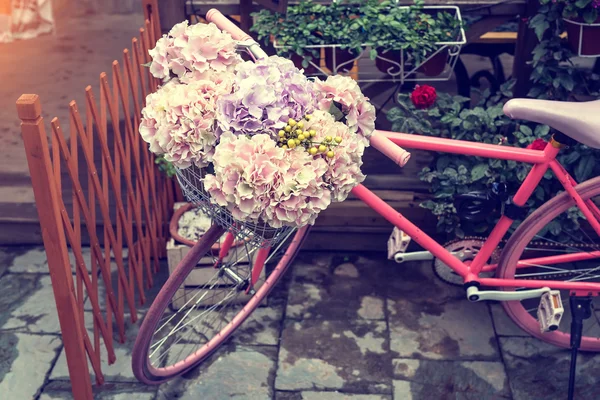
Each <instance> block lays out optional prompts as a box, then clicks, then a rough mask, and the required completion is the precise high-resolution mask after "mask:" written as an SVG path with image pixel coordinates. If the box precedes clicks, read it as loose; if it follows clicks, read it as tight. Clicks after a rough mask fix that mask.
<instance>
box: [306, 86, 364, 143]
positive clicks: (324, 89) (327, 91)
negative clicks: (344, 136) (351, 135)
mask: <svg viewBox="0 0 600 400" xmlns="http://www.w3.org/2000/svg"><path fill="white" fill-rule="evenodd" d="M315 93H316V95H317V102H318V108H319V109H320V110H322V111H329V108H330V107H331V103H332V102H334V101H335V102H337V103H340V104H341V105H342V108H343V109H342V112H344V114H346V124H347V125H348V126H349V127H350V129H352V130H354V131H355V132H358V133H359V134H361V135H362V136H364V137H365V138H368V137H369V136H371V134H372V133H373V131H374V130H375V107H374V106H373V104H371V102H370V101H369V99H368V98H367V97H365V95H363V93H362V91H361V90H360V87H359V86H358V83H356V81H355V80H354V79H352V78H350V77H347V76H342V75H333V76H330V77H328V78H327V80H326V81H325V82H323V81H321V80H319V79H318V78H317V79H316V80H315Z"/></svg>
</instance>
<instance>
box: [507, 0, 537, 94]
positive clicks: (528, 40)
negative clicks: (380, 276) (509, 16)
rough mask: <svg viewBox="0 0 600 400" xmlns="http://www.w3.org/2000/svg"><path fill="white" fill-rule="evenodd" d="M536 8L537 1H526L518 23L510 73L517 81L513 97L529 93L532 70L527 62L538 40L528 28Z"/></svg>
mask: <svg viewBox="0 0 600 400" xmlns="http://www.w3.org/2000/svg"><path fill="white" fill-rule="evenodd" d="M538 8H539V2H538V1H537V0H528V1H527V5H526V6H525V13H524V15H522V16H521V20H520V21H519V31H518V34H517V45H516V47H515V60H514V63H513V73H512V75H513V77H514V78H515V79H516V80H517V82H516V84H515V87H514V89H513V96H514V97H525V96H527V92H529V88H530V87H531V81H530V80H529V77H530V76H531V72H532V71H533V69H532V67H531V65H530V64H528V63H527V62H528V61H531V58H532V54H531V52H532V51H533V49H534V47H535V46H536V45H537V44H538V40H537V36H535V32H534V31H533V29H531V28H529V19H530V18H532V17H533V16H534V15H535V14H536V13H537V10H538Z"/></svg>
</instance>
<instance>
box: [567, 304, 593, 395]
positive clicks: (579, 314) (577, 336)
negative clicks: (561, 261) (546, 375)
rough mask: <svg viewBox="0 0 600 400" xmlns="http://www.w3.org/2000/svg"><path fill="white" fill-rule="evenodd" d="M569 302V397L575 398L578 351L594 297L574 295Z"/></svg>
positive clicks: (590, 313)
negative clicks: (584, 324) (584, 322)
mask: <svg viewBox="0 0 600 400" xmlns="http://www.w3.org/2000/svg"><path fill="white" fill-rule="evenodd" d="M569 304H570V306H571V367H570V370H569V393H568V399H569V400H573V395H574V392H575V375H576V366H577V351H578V350H579V347H580V346H581V335H582V332H583V321H584V320H586V319H588V318H589V317H590V316H591V315H592V308H591V305H592V298H591V297H590V296H585V297H581V296H577V295H572V296H571V297H570V298H569Z"/></svg>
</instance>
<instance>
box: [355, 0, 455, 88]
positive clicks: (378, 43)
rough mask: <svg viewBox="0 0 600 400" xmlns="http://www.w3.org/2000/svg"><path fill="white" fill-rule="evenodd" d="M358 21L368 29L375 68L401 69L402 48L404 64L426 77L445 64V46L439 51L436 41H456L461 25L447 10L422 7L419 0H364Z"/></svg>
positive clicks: (368, 38) (389, 71)
mask: <svg viewBox="0 0 600 400" xmlns="http://www.w3.org/2000/svg"><path fill="white" fill-rule="evenodd" d="M357 24H358V25H359V26H360V27H361V28H363V29H365V30H367V31H368V33H367V35H366V36H367V43H368V44H369V45H370V46H371V53H370V56H371V59H375V64H376V65H377V68H378V69H379V70H380V71H382V72H385V73H388V74H392V75H394V74H396V73H399V72H400V63H401V59H400V58H401V52H402V51H404V55H405V60H403V61H404V63H405V64H406V63H408V64H410V65H412V66H413V67H418V66H420V67H419V68H418V71H419V72H423V73H425V74H426V75H429V76H436V75H439V74H440V73H441V72H442V71H443V70H444V67H445V65H446V61H447V59H448V48H447V47H446V48H441V50H440V45H439V44H437V43H440V42H448V41H454V40H456V38H457V37H458V34H459V32H460V27H461V23H460V21H459V20H457V19H456V18H455V16H454V15H452V14H450V13H448V12H446V11H440V10H437V9H424V8H423V1H422V0H416V1H415V3H414V4H413V5H411V6H409V7H398V6H397V5H396V4H395V3H390V2H388V1H384V2H382V3H379V2H378V1H376V0H367V1H366V2H365V3H364V5H363V6H362V7H361V18H359V21H357ZM438 50H440V51H438ZM432 55H433V57H431V56H432ZM430 57H431V58H430ZM421 64H423V65H421Z"/></svg>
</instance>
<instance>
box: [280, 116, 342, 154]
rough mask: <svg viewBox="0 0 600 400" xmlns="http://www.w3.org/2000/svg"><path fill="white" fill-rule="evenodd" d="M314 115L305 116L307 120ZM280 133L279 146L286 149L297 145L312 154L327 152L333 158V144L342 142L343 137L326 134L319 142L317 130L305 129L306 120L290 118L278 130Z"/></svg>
mask: <svg viewBox="0 0 600 400" xmlns="http://www.w3.org/2000/svg"><path fill="white" fill-rule="evenodd" d="M311 118H312V115H310V114H307V115H305V116H304V119H305V120H306V121H310V119H311ZM278 134H279V142H278V144H279V147H283V148H284V149H293V148H296V147H303V148H304V149H305V150H306V151H308V153H309V154H311V155H313V156H314V155H316V154H325V155H326V156H327V157H328V158H333V157H334V156H335V153H334V152H333V150H332V146H337V145H339V144H340V143H342V138H341V137H339V136H336V137H335V138H332V137H331V136H326V137H325V139H324V140H323V142H317V141H316V140H314V137H315V136H316V135H317V132H316V131H315V130H314V129H309V130H304V121H295V120H294V119H292V118H290V119H289V121H288V123H287V125H286V126H285V127H284V128H283V129H282V130H280V131H279V132H278Z"/></svg>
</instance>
